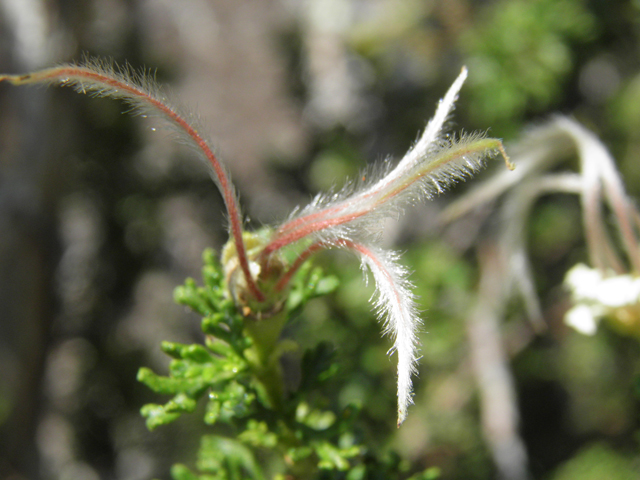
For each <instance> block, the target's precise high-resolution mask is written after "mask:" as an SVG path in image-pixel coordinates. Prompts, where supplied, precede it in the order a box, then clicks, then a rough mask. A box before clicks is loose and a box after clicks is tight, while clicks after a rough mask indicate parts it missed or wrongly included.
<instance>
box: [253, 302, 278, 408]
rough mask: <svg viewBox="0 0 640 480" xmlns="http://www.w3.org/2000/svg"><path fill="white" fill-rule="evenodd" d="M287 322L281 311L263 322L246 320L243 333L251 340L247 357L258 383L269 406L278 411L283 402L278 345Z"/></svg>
mask: <svg viewBox="0 0 640 480" xmlns="http://www.w3.org/2000/svg"><path fill="white" fill-rule="evenodd" d="M286 321H287V313H286V312H285V311H282V312H280V313H278V314H277V315H274V316H273V317H270V318H267V319H264V320H254V319H252V318H247V319H246V321H245V331H246V333H247V335H249V336H250V337H251V338H252V339H253V347H252V350H253V354H249V355H247V357H248V358H249V359H250V360H251V363H252V368H253V370H254V373H255V375H256V377H257V378H258V380H259V381H260V383H262V385H263V387H264V389H265V392H266V394H267V397H268V401H269V403H270V404H271V405H270V406H271V407H272V408H274V409H276V410H277V409H279V408H280V407H281V406H282V403H283V400H284V379H283V376H282V368H281V366H280V353H281V352H279V351H278V348H277V347H278V344H279V340H280V333H281V332H282V328H283V327H284V325H285V323H286Z"/></svg>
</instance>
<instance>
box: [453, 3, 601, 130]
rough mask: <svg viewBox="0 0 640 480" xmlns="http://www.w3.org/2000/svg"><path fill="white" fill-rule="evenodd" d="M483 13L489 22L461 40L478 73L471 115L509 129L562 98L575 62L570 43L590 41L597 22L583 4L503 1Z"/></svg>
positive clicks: (472, 85) (472, 88)
mask: <svg viewBox="0 0 640 480" xmlns="http://www.w3.org/2000/svg"><path fill="white" fill-rule="evenodd" d="M485 13H486V14H488V16H489V19H487V20H486V21H484V22H481V23H478V24H477V26H475V27H473V28H471V29H469V30H468V31H467V32H466V34H465V35H464V36H463V37H462V38H461V42H462V49H463V51H465V52H466V54H467V55H468V56H469V57H470V58H469V65H468V66H469V68H470V69H471V70H472V71H473V72H474V75H473V77H472V78H471V79H470V81H469V90H470V93H471V95H472V96H473V98H472V102H471V105H470V114H471V116H472V117H473V118H474V120H476V121H478V120H479V119H482V122H488V124H489V125H493V128H494V129H500V130H502V129H508V127H509V121H510V120H511V121H512V120H513V119H518V120H520V121H521V119H522V118H523V115H524V114H525V113H527V112H541V111H544V110H545V109H548V108H549V107H550V106H552V104H553V102H554V101H557V100H558V99H559V97H560V94H561V92H562V86H563V84H564V83H565V82H566V79H567V77H568V75H570V74H571V71H572V68H573V64H574V62H575V58H573V54H572V48H571V44H572V43H584V42H586V41H588V40H589V39H591V38H592V37H593V35H594V29H595V21H594V18H593V17H592V15H591V14H590V12H589V11H588V10H587V9H586V8H585V6H584V4H583V2H582V1H581V0H534V1H527V0H517V1H500V2H496V3H495V4H494V5H492V7H491V9H490V10H489V11H487V12H485ZM519 129H520V125H519V124H518V125H515V126H513V125H512V126H511V129H510V130H509V129H508V130H507V131H508V133H510V134H514V133H515V132H517V131H518V130H519Z"/></svg>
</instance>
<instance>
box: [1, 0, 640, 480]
mask: <svg viewBox="0 0 640 480" xmlns="http://www.w3.org/2000/svg"><path fill="white" fill-rule="evenodd" d="M83 53H88V54H90V55H93V56H100V57H107V58H112V59H114V60H115V61H116V62H118V63H121V64H122V63H125V62H128V63H129V64H130V65H132V66H133V67H134V68H141V67H143V66H146V67H148V68H150V69H152V70H153V71H154V72H155V75H156V77H157V79H158V81H159V82H160V83H162V84H166V85H168V86H169V87H170V88H171V90H172V91H173V93H174V94H175V96H176V97H177V98H179V99H180V100H181V101H182V102H183V103H184V104H185V105H186V106H187V107H188V108H190V109H193V110H195V111H197V112H198V113H199V114H200V116H201V117H202V119H203V122H204V123H205V124H206V125H207V126H208V128H209V131H210V134H211V138H213V141H214V144H216V145H217V146H218V148H219V153H220V155H221V156H222V158H223V159H224V160H225V161H226V163H227V165H228V166H229V169H230V170H231V172H232V176H233V178H234V180H235V182H236V185H237V187H238V190H239V192H240V196H241V199H242V203H243V207H244V210H245V214H246V215H247V217H248V220H247V222H248V225H251V226H260V225H263V224H272V223H275V222H277V221H278V220H279V219H283V218H285V217H286V216H287V214H288V213H289V212H290V211H291V210H292V209H293V208H294V207H295V206H296V205H299V204H304V203H305V202H306V201H308V199H310V198H311V196H312V195H313V194H315V193H316V192H318V191H323V190H327V189H330V188H335V187H336V186H340V185H341V184H342V183H343V182H344V181H345V179H346V178H347V177H352V178H353V177H355V176H357V175H358V172H359V171H361V170H362V169H363V168H365V167H366V166H367V165H370V164H373V163H375V162H379V161H381V160H383V159H384V158H386V157H391V158H396V159H397V158H398V157H400V156H401V155H402V154H403V153H404V152H405V151H406V150H407V149H408V147H409V146H410V145H411V142H413V141H414V140H415V139H416V138H417V134H418V131H420V130H421V129H422V128H423V127H424V125H425V124H426V121H427V119H428V118H429V117H430V116H431V115H432V113H433V111H434V109H435V105H436V103H437V100H438V99H439V98H440V97H441V96H442V95H444V93H445V92H446V89H447V88H448V86H449V84H450V83H451V82H452V81H453V79H454V78H455V77H456V76H457V74H458V72H459V71H460V68H461V67H462V65H467V66H468V68H469V71H470V73H469V79H468V81H467V83H466V85H465V86H464V88H463V90H462V93H461V96H460V100H459V103H458V106H457V109H456V112H455V118H454V120H453V121H452V122H451V131H453V132H458V131H461V130H465V131H474V130H481V131H487V130H488V131H489V134H490V135H491V136H493V137H498V138H504V139H505V141H506V142H509V141H514V140H517V139H518V138H519V136H520V135H521V134H522V132H523V130H524V129H526V128H527V126H529V125H531V124H537V123H541V122H542V121H544V119H545V118H547V117H548V116H549V115H551V114H553V113H563V114H568V115H572V116H574V117H575V118H576V119H578V120H579V121H580V122H582V123H583V124H585V125H586V126H587V127H588V128H590V129H592V130H594V131H595V132H596V133H597V134H598V135H599V136H600V138H601V139H602V140H603V141H604V142H605V144H606V145H607V146H608V147H609V148H610V150H611V151H612V153H613V155H614V157H615V158H616V160H617V161H618V165H619V168H620V170H621V172H622V174H623V176H624V179H625V182H626V186H627V189H628V191H629V192H630V194H631V195H632V196H634V197H637V195H638V193H639V192H638V189H639V187H638V185H640V181H639V180H640V162H639V161H638V160H639V159H640V75H639V72H640V68H639V67H640V2H638V1H636V0H629V1H621V0H620V1H606V0H591V1H586V0H528V1H525V0H493V1H489V0H434V1H428V0H422V1H419V0H370V1H366V0H249V1H241V2H233V1H225V0H179V1H178V0H84V1H77V0H76V1H72V0H48V1H45V0H28V1H26V0H2V1H0V71H2V72H4V73H18V72H26V71H29V70H33V69H38V68H44V67H47V66H50V65H52V64H55V63H58V62H63V61H71V60H78V59H80V58H81V56H82V54H83ZM125 110H126V107H123V105H122V104H120V103H118V102H115V101H112V100H105V99H95V98H89V97H84V96H80V95H77V94H76V93H74V92H73V91H71V90H70V89H60V88H51V89H42V88H26V87H21V88H16V87H10V86H8V85H0V231H1V232H2V234H1V235H0V477H2V478H11V479H14V480H15V479H23V478H29V479H36V478H41V479H74V480H77V479H87V480H94V479H111V478H117V479H127V480H134V479H146V478H152V477H154V476H155V477H161V478H167V477H168V468H169V466H170V465H171V464H172V463H173V462H175V461H178V460H180V461H188V460H189V459H190V458H192V457H193V455H194V454H195V451H196V446H197V445H196V444H197V440H198V436H199V432H200V429H201V428H202V427H201V426H200V425H199V423H200V422H199V417H198V416H197V415H194V417H193V419H192V420H189V421H186V420H185V419H183V420H182V421H180V422H178V423H177V424H175V425H171V426H169V427H166V428H162V429H159V430H158V431H154V432H153V433H149V432H147V431H146V429H145V427H144V422H143V420H142V418H141V417H140V416H139V413H138V410H139V408H140V407H141V406H142V405H143V404H144V403H147V402H150V401H158V399H157V398H154V395H153V394H152V393H151V392H149V391H147V390H146V388H145V387H143V386H142V385H138V384H137V382H136V380H135V375H136V371H137V369H138V368H139V367H140V366H143V365H145V366H150V367H151V368H153V369H154V370H156V371H159V372H162V371H163V370H164V369H165V368H166V365H167V363H168V359H167V358H165V357H164V356H163V354H162V353H161V352H160V349H159V343H160V341H161V340H172V341H184V342H189V341H198V340H199V339H200V335H201V334H200V333H199V325H198V320H197V319H196V318H195V317H193V316H191V315H190V314H188V313H187V312H186V311H184V310H183V309H182V308H181V307H177V306H175V305H173V303H172V290H173V288H174V286H176V285H179V284H181V283H182V281H183V279H184V278H185V277H186V276H193V277H196V278H198V276H199V268H200V255H201V252H202V250H203V249H204V248H205V247H208V246H213V247H214V248H217V249H219V248H220V246H221V245H222V244H223V243H224V242H225V240H226V221H225V219H224V215H223V210H224V207H223V204H222V201H221V199H220V197H219V194H218V193H217V191H216V189H215V186H214V184H213V183H212V182H211V181H210V179H209V178H208V173H207V171H206V169H205V168H204V167H203V166H201V165H200V164H199V163H198V162H197V161H196V160H194V159H193V158H192V155H191V154H190V152H189V151H187V150H186V149H183V148H181V147H180V146H179V145H176V143H175V142H173V138H172V137H171V135H170V134H165V133H163V132H161V131H160V130H157V131H156V130H155V125H156V123H155V122H154V120H153V119H140V118H134V117H131V116H129V115H125V114H123V111H125ZM571 165H572V164H571V163H569V164H568V166H569V167H570V166H571ZM496 167H497V165H496ZM500 167H501V168H502V165H500ZM482 177H483V176H481V178H480V179H474V180H471V181H470V182H468V184H472V183H474V182H479V181H482ZM467 186H468V185H467ZM464 188H465V186H462V188H456V189H454V191H452V192H449V193H447V195H445V196H443V197H439V198H437V199H435V200H434V201H433V202H430V203H428V204H426V205H421V206H417V207H414V208H411V209H410V210H409V211H408V212H407V215H405V216H404V217H403V218H402V219H400V221H398V222H390V223H389V224H388V225H387V224H386V225H385V226H384V232H383V241H384V242H385V243H386V244H392V245H395V246H397V248H399V249H401V250H403V251H405V255H404V256H403V261H404V263H405V264H407V265H408V266H409V267H410V268H411V270H412V271H413V272H414V273H413V275H412V277H411V278H412V280H413V282H414V283H415V284H416V293H417V294H418V295H419V297H420V298H419V305H420V308H421V309H422V311H423V312H424V314H423V318H424V324H425V325H424V328H423V333H422V335H421V342H422V355H423V357H422V359H421V362H420V377H419V378H418V380H417V381H416V397H415V403H416V405H415V406H414V407H412V409H411V411H410V414H409V418H408V420H407V422H406V423H405V425H403V427H402V428H401V429H399V430H396V428H395V401H396V399H395V388H396V387H395V359H394V358H393V357H392V358H391V359H389V357H388V356H387V355H386V351H387V350H388V348H389V347H390V345H391V344H390V341H389V339H387V338H381V337H380V326H379V325H378V324H377V322H376V321H375V315H374V314H373V313H372V312H371V309H370V306H369V303H368V299H369V296H370V294H371V289H370V287H366V286H365V283H364V282H363V279H362V275H361V273H360V270H359V268H358V264H357V262H356V261H354V260H351V259H349V257H344V256H342V255H340V254H334V253H332V252H330V253H328V254H323V255H322V256H321V257H319V258H318V262H319V263H321V264H323V265H324V267H325V269H326V270H328V271H330V272H332V273H333V272H335V273H336V274H337V275H338V276H339V277H340V278H341V282H342V283H341V288H340V289H339V291H338V292H337V293H336V294H335V295H332V296H330V297H328V298H325V299H316V300H313V301H312V302H311V303H309V304H308V305H307V306H306V308H305V310H304V313H303V315H301V317H300V318H299V319H296V321H295V322H293V323H292V324H291V325H290V327H289V328H288V331H287V335H290V336H292V337H293V338H296V339H297V340H299V341H300V342H301V344H302V345H304V346H312V345H314V344H315V343H316V342H318V341H319V340H325V339H326V340H329V341H331V342H332V343H333V344H334V345H335V348H336V349H337V351H338V358H339V359H340V360H341V363H342V365H343V367H342V371H341V374H340V375H339V377H338V378H339V379H338V381H337V382H336V383H335V384H334V385H333V388H334V391H333V392H331V395H332V396H333V397H334V398H335V399H336V402H338V404H339V406H344V405H346V404H347V403H349V402H354V401H355V402H359V403H361V404H362V405H363V419H362V420H363V422H362V425H363V427H362V428H363V431H364V432H365V434H366V435H367V436H368V437H369V438H370V440H371V442H372V443H373V444H374V445H376V446H378V447H379V448H380V449H381V450H382V451H392V450H395V451H397V452H399V453H400V454H402V455H403V456H404V457H406V458H407V459H408V461H409V462H410V463H411V465H415V466H418V467H421V468H423V469H424V468H427V467H429V466H437V467H439V468H440V470H441V472H442V478H444V479H466V480H474V479H478V480H480V479H492V478H498V477H499V476H500V475H502V478H511V479H514V480H516V479H520V478H526V474H524V475H525V476H523V473H522V470H521V469H519V467H523V468H524V470H525V471H527V472H529V475H530V478H535V479H554V480H568V479H578V480H586V479H589V480H590V479H632V478H640V455H639V450H638V449H639V445H638V442H639V440H640V437H639V434H640V430H639V425H638V407H639V405H638V399H639V397H638V394H639V390H640V387H639V384H638V380H637V378H638V374H639V373H640V372H639V370H640V355H639V348H638V340H637V338H630V337H625V336H622V335H620V334H618V333H615V332H613V331H611V330H609V329H608V328H606V327H604V328H601V329H600V330H599V331H598V333H597V334H596V335H595V336H594V337H585V336H581V335H580V334H578V333H576V332H574V331H571V330H569V329H568V328H567V327H566V326H565V325H564V324H563V321H562V316H563V313H564V311H565V310H566V308H567V306H568V304H567V302H568V300H567V297H566V294H565V292H564V291H563V290H562V288H561V283H562V278H563V275H564V273H565V272H566V270H567V269H568V268H569V267H570V266H572V265H573V264H574V263H576V262H577V261H580V260H583V261H584V260H585V257H586V254H585V249H584V239H583V237H582V233H581V228H580V223H579V222H580V220H579V218H580V217H579V205H578V202H577V201H573V199H570V200H567V199H565V198H560V199H557V198H555V197H551V198H549V199H546V200H545V201H543V202H540V204H539V205H537V206H536V209H535V210H534V213H533V216H532V219H531V225H530V232H529V244H530V245H531V246H532V248H531V252H530V253H531V256H532V261H533V263H534V265H535V273H536V282H537V288H538V293H539V295H540V298H541V301H542V305H543V308H544V316H545V322H546V324H547V326H548V329H547V330H546V332H545V333H543V334H540V335H537V336H535V335H528V336H527V335H524V338H525V340H524V341H521V339H522V338H523V335H522V331H523V329H524V330H527V329H529V328H530V327H529V326H528V323H527V321H526V319H525V318H524V313H523V312H522V306H521V305H520V304H518V303H517V302H514V304H513V305H510V307H509V311H508V315H507V317H508V319H507V320H506V321H505V322H504V323H503V324H502V325H501V341H502V342H503V343H504V345H505V351H506V352H507V354H508V359H507V366H508V373H509V375H510V378H511V379H512V381H513V385H514V387H515V398H514V401H513V402H514V403H513V405H510V406H506V407H505V408H507V407H509V408H512V409H514V410H515V411H516V412H518V414H519V416H520V428H519V430H518V431H517V432H515V437H513V438H512V439H511V440H513V441H518V442H521V444H522V445H523V446H524V449H525V453H526V454H525V455H524V456H522V455H520V456H519V457H518V456H517V455H516V456H515V457H509V455H507V460H506V463H507V464H508V463H509V461H510V460H509V459H513V458H515V460H513V461H514V462H516V463H518V462H520V463H519V467H518V465H516V466H515V467H514V470H513V472H512V473H511V474H508V473H505V470H504V469H501V468H498V467H497V466H496V465H497V463H496V462H498V463H499V460H496V458H497V457H496V455H498V454H496V450H495V449H492V448H491V447H490V443H491V441H490V439H491V438H492V435H494V434H495V432H491V431H488V430H487V428H486V423H485V419H484V413H483V412H484V410H483V409H482V408H481V407H480V402H479V398H478V393H477V388H476V380H475V377H474V373H473V372H474V367H475V366H474V365H473V361H472V358H471V355H470V353H469V350H470V348H469V324H468V316H469V311H470V308H471V305H473V303H474V301H475V298H476V291H477V284H478V268H477V259H476V253H475V249H474V245H476V244H477V243H479V242H481V241H482V238H483V236H484V235H486V234H487V233H488V232H487V231H485V230H491V228H492V226H493V227H495V224H496V223H497V222H499V220H498V219H497V218H496V219H494V220H490V221H489V222H488V226H487V225H486V224H485V226H484V227H482V228H480V227H478V224H479V223H478V222H479V221H478V222H475V223H474V221H473V219H472V220H471V221H469V222H467V223H466V224H465V223H463V224H462V225H461V226H459V227H457V228H450V229H443V228H442V227H441V226H440V224H439V223H438V214H439V212H440V211H441V209H442V208H443V207H444V206H445V205H446V204H447V202H449V201H450V200H451V199H454V198H456V197H457V196H458V195H460V194H461V193H463V190H464ZM354 338H357V339H358V341H357V342H355V341H353V339H354ZM514 345H516V346H514ZM507 450H508V449H507ZM408 468H411V467H408ZM416 468H417V467H416Z"/></svg>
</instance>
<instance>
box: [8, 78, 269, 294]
mask: <svg viewBox="0 0 640 480" xmlns="http://www.w3.org/2000/svg"><path fill="white" fill-rule="evenodd" d="M72 77H77V78H80V79H82V78H85V79H87V80H90V81H93V82H96V83H98V84H104V85H107V86H109V87H112V88H114V89H120V90H123V91H125V92H127V93H128V94H129V95H131V96H133V97H139V98H140V99H142V100H144V101H145V102H146V103H148V104H150V105H152V106H153V107H155V108H156V109H158V110H159V111H160V112H162V113H163V114H164V115H166V116H167V117H168V118H169V119H171V120H172V121H174V122H175V123H176V124H177V125H178V126H179V127H180V128H181V129H182V130H184V131H185V133H186V134H187V135H188V136H189V137H191V139H192V140H193V141H194V142H195V144H196V145H197V147H198V148H199V149H200V150H202V152H203V153H204V155H205V157H206V158H207V160H208V161H209V163H210V164H211V167H212V168H213V171H214V174H215V175H216V177H217V179H218V181H219V185H220V189H221V191H222V197H223V199H224V203H225V206H226V207H227V213H228V214H229V222H230V225H231V235H232V236H233V239H234V244H235V246H236V252H237V254H238V261H239V263H240V268H241V269H242V273H243V274H244V276H245V279H246V281H247V285H248V287H249V290H250V291H251V293H252V295H254V296H255V297H256V299H257V300H258V301H264V295H263V294H262V292H261V291H260V289H259V288H258V286H257V284H256V282H255V281H254V279H253V277H252V276H251V273H250V270H249V261H248V258H247V254H246V249H245V246H244V242H243V240H242V220H241V219H240V211H239V209H238V205H237V204H236V200H235V196H234V194H233V188H232V187H231V183H230V181H229V178H228V177H227V175H226V173H225V171H224V168H222V165H221V164H220V162H219V161H218V158H217V157H216V156H215V154H214V153H213V151H212V150H211V148H209V145H208V144H207V142H206V141H205V140H204V138H202V137H201V136H200V134H199V133H198V132H197V130H196V129H195V128H193V127H192V126H191V125H190V124H189V122H187V121H186V120H185V119H184V118H183V117H182V116H181V115H180V114H178V113H177V112H176V111H175V110H173V109H172V108H171V107H169V106H167V105H165V104H164V103H163V102H161V101H160V100H158V99H157V98H155V97H154V96H153V95H151V94H150V93H148V92H146V91H145V90H144V89H142V88H139V87H137V86H136V85H132V84H129V83H125V82H123V81H120V80H118V79H117V78H113V77H110V76H108V75H105V74H101V73H98V72H95V71H92V70H90V69H88V68H85V67H75V66H63V67H57V68H51V69H48V70H43V71H41V72H36V73H33V74H27V75H4V76H0V82H1V81H3V80H8V81H9V82H12V83H17V84H24V83H35V82H39V81H47V80H58V81H60V82H61V83H62V84H65V83H67V81H65V79H68V78H72Z"/></svg>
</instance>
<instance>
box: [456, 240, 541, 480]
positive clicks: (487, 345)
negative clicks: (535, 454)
mask: <svg viewBox="0 0 640 480" xmlns="http://www.w3.org/2000/svg"><path fill="white" fill-rule="evenodd" d="M479 263H480V271H481V277H480V285H479V288H478V296H477V301H476V304H475V306H474V308H473V309H472V311H471V314H470V315H469V319H468V335H469V346H470V355H471V360H472V364H473V371H474V374H475V377H476V381H477V384H478V390H479V393H480V411H481V416H482V428H483V433H484V437H485V440H486V441H487V443H488V445H489V447H490V449H491V453H492V455H493V460H494V462H495V465H496V468H497V470H498V474H499V478H500V479H502V480H526V479H527V478H529V474H528V466H527V463H528V461H527V453H526V450H525V446H524V443H523V441H522V439H521V438H520V435H519V433H518V423H519V412H518V407H517V402H516V395H515V389H514V386H513V379H512V375H511V372H510V370H509V366H508V358H507V353H506V351H505V348H504V346H503V342H502V337H501V333H500V328H499V323H500V320H501V319H502V317H503V311H504V305H505V301H506V299H507V295H508V291H509V288H508V285H507V284H508V278H509V274H508V272H507V269H506V266H505V265H504V262H503V261H502V259H501V255H500V254H499V252H498V249H497V248H496V247H495V246H489V245H484V246H482V247H481V248H480V251H479Z"/></svg>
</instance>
